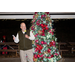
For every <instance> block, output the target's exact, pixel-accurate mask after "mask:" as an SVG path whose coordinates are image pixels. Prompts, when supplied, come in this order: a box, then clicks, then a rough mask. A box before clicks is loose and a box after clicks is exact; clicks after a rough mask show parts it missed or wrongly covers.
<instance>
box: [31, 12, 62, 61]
mask: <svg viewBox="0 0 75 75" xmlns="http://www.w3.org/2000/svg"><path fill="white" fill-rule="evenodd" d="M52 23H53V20H51V18H50V15H49V12H35V14H34V15H33V20H32V27H31V31H32V32H33V34H34V36H35V40H34V44H32V46H33V61H34V62H56V61H58V60H60V58H61V56H60V54H59V51H58V43H57V38H56V37H55V35H54V29H53V28H52V27H53V26H52V25H53V24H52Z"/></svg>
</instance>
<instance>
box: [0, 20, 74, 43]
mask: <svg viewBox="0 0 75 75" xmlns="http://www.w3.org/2000/svg"><path fill="white" fill-rule="evenodd" d="M21 22H25V23H26V26H27V29H29V28H30V26H31V19H23V20H22V19H0V40H1V39H2V36H3V35H6V37H7V40H8V42H12V41H13V40H12V35H15V36H16V34H17V32H18V31H19V30H20V23H21ZM74 22H75V19H54V22H53V28H54V29H55V34H56V37H57V39H58V42H59V41H61V42H75V28H74V27H75V26H74V24H75V23H74Z"/></svg>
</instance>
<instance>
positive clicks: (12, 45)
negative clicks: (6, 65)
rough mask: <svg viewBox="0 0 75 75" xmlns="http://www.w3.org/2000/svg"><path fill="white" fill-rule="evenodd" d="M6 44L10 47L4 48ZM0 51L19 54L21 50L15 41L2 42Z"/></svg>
mask: <svg viewBox="0 0 75 75" xmlns="http://www.w3.org/2000/svg"><path fill="white" fill-rule="evenodd" d="M5 46H7V47H8V49H5V50H3V47H5ZM0 51H1V52H16V56H17V53H18V52H19V48H18V44H16V43H14V42H4V43H0Z"/></svg>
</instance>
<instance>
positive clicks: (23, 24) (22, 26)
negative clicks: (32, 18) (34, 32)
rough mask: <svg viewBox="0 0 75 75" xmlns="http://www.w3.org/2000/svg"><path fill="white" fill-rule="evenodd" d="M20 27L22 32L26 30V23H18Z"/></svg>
mask: <svg viewBox="0 0 75 75" xmlns="http://www.w3.org/2000/svg"><path fill="white" fill-rule="evenodd" d="M20 28H21V29H22V31H23V32H24V31H25V30H26V24H25V23H24V22H22V23H21V24H20Z"/></svg>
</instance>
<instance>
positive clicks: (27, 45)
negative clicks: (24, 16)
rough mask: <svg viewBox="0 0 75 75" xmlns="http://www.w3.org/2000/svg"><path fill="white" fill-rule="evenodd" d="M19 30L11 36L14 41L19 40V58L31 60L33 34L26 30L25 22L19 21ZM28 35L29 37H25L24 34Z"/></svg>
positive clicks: (22, 60) (23, 60)
mask: <svg viewBox="0 0 75 75" xmlns="http://www.w3.org/2000/svg"><path fill="white" fill-rule="evenodd" d="M20 28H21V31H19V32H18V33H17V36H16V37H15V36H13V40H14V42H15V43H18V42H19V49H20V58H21V62H26V61H27V58H28V60H29V62H32V61H33V51H32V41H31V40H33V39H34V36H33V35H32V32H30V31H29V30H26V24H25V23H21V25H20ZM27 35H28V36H30V37H29V39H30V40H29V39H27V38H26V37H25V36H27Z"/></svg>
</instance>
